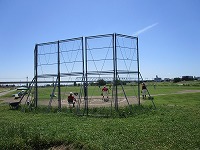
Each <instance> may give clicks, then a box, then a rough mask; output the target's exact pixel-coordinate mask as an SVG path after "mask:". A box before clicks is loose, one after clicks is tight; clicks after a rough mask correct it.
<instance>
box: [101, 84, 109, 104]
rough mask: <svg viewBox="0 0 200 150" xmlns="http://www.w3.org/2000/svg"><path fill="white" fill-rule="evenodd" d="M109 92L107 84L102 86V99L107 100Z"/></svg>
mask: <svg viewBox="0 0 200 150" xmlns="http://www.w3.org/2000/svg"><path fill="white" fill-rule="evenodd" d="M108 92H109V90H108V88H107V87H106V86H104V87H103V88H102V96H103V97H102V100H104V101H105V96H106V97H107V99H108Z"/></svg>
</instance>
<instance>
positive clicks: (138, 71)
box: [136, 37, 140, 105]
mask: <svg viewBox="0 0 200 150" xmlns="http://www.w3.org/2000/svg"><path fill="white" fill-rule="evenodd" d="M136 40H137V41H136V42H137V76H138V105H140V69H139V68H140V65H139V49H138V37H137V38H136Z"/></svg>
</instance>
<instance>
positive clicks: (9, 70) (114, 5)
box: [0, 0, 200, 81]
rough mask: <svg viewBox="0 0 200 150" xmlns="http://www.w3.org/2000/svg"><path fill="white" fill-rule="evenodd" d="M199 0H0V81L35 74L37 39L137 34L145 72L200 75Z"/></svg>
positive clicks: (143, 72)
mask: <svg viewBox="0 0 200 150" xmlns="http://www.w3.org/2000/svg"><path fill="white" fill-rule="evenodd" d="M199 7H200V1H199V0H34V1H31V0H9V1H8V0H0V18H1V19H0V52H1V58H0V64H1V65H0V69H1V73H0V81H5V80H26V77H27V76H28V77H29V79H31V78H32V77H33V72H34V68H33V66H34V61H33V60H34V56H33V54H34V52H33V51H34V46H35V44H36V43H42V42H48V41H56V40H61V39H68V38H74V37H81V36H90V35H98V34H107V33H121V34H127V35H137V36H138V37H139V55H140V71H141V73H142V75H143V77H144V78H148V79H152V78H154V77H155V76H156V75H158V76H159V77H162V78H166V77H169V78H173V77H180V76H182V75H191V76H200V69H198V64H199V62H198V60H199V57H200V44H199V43H200V9H199Z"/></svg>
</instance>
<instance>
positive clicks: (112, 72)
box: [34, 33, 140, 114]
mask: <svg viewBox="0 0 200 150" xmlns="http://www.w3.org/2000/svg"><path fill="white" fill-rule="evenodd" d="M104 38H109V39H111V41H112V42H111V44H110V45H112V46H108V47H101V46H100V47H99V48H95V47H93V48H90V47H89V46H90V41H91V40H95V39H104ZM118 38H125V39H129V40H133V41H135V42H136V45H134V48H130V47H127V46H125V45H124V46H120V45H119V43H118ZM76 40H78V41H80V43H81V47H80V49H79V50H80V51H81V53H82V58H81V60H79V61H76V60H73V62H79V63H81V64H82V70H81V71H79V72H68V73H65V72H61V66H60V65H61V64H62V63H61V58H60V57H61V53H62V49H61V46H60V45H61V44H62V43H65V42H70V41H76ZM51 44H54V45H57V46H56V48H57V51H56V54H57V62H56V63H55V64H54V65H56V67H57V72H56V73H54V74H38V66H39V64H38V56H39V47H40V46H45V45H51ZM122 47H123V48H124V49H129V50H132V49H133V50H134V51H135V52H136V56H135V59H134V60H131V61H134V63H135V66H136V68H131V69H130V70H119V67H118V63H119V61H124V62H125V61H127V60H126V59H125V58H119V57H118V52H119V49H121V48H122ZM95 49H109V50H110V49H112V58H110V59H106V58H104V59H102V60H97V59H96V60H95V59H93V61H103V62H104V63H105V61H109V62H111V61H112V69H109V70H106V69H104V70H100V71H97V70H96V71H95V70H91V69H90V67H89V64H90V63H89V62H90V61H92V60H91V59H90V58H89V57H88V54H89V52H90V51H92V50H95ZM44 55H45V54H44ZM127 59H128V58H127ZM70 63H72V61H71V62H70ZM45 65H47V64H45ZM102 68H103V67H102ZM100 74H101V75H103V76H104V77H105V78H108V79H112V80H113V83H114V84H113V89H114V106H115V110H118V85H117V84H116V82H117V80H120V76H121V75H124V74H137V79H136V82H137V87H138V90H137V91H138V93H137V94H138V95H137V97H138V104H139V105H140V70H139V49H138V37H133V36H128V35H123V34H116V33H113V34H105V35H96V36H88V37H85V38H84V37H80V38H73V39H67V40H59V41H56V42H48V43H41V44H36V45H35V50H34V79H35V80H34V81H35V83H34V87H35V93H34V97H35V98H34V100H35V107H37V106H38V83H47V82H49V83H52V81H44V82H42V81H39V79H40V78H50V77H57V83H56V84H57V87H58V108H59V109H61V88H60V86H61V83H67V82H73V81H63V80H61V77H66V76H77V78H76V80H75V81H76V82H81V83H82V85H83V87H84V88H83V89H84V101H85V108H84V109H85V111H86V113H87V114H88V109H89V108H88V85H89V83H90V82H91V81H90V78H91V75H92V76H95V77H94V79H95V78H97V76H98V75H100ZM108 76H111V77H108ZM77 79H78V80H77ZM128 79H129V80H131V79H132V78H131V77H129V78H128ZM127 102H128V101H127Z"/></svg>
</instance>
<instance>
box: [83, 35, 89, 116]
mask: <svg viewBox="0 0 200 150" xmlns="http://www.w3.org/2000/svg"><path fill="white" fill-rule="evenodd" d="M87 71H88V68H87V37H85V80H84V83H83V85H84V86H83V88H84V101H85V110H86V113H87V115H88V78H87ZM85 110H84V112H85Z"/></svg>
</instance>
